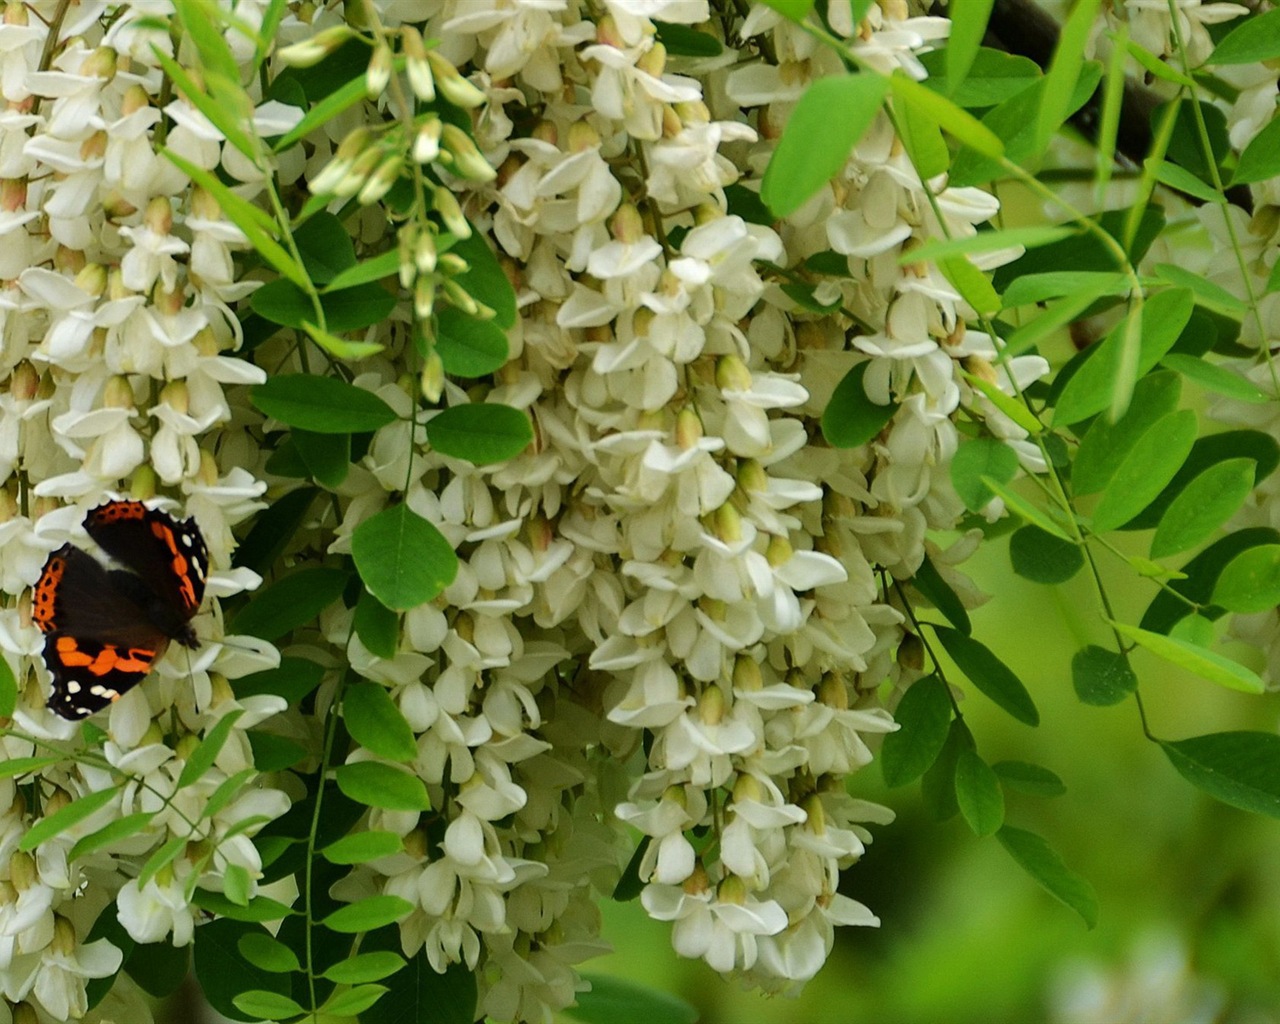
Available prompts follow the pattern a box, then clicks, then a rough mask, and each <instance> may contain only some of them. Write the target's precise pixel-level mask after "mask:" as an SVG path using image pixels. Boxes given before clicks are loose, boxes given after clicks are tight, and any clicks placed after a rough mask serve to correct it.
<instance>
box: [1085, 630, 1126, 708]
mask: <svg viewBox="0 0 1280 1024" xmlns="http://www.w3.org/2000/svg"><path fill="white" fill-rule="evenodd" d="M1071 684H1072V686H1074V687H1075V691H1076V696H1077V697H1079V698H1080V701H1081V703H1083V704H1093V705H1095V706H1097V707H1106V706H1107V705H1110V704H1118V703H1120V701H1122V700H1124V699H1125V698H1126V697H1127V696H1129V694H1131V693H1133V691H1134V690H1136V689H1137V687H1138V677H1137V676H1135V675H1134V674H1133V669H1132V668H1130V667H1129V659H1128V658H1126V657H1125V656H1124V655H1123V654H1121V653H1119V652H1116V651H1109V650H1107V649H1106V648H1105V647H1099V646H1097V645H1096V644H1089V645H1088V646H1087V647H1082V648H1081V649H1080V650H1078V651H1077V652H1076V654H1075V657H1073V658H1072V659H1071Z"/></svg>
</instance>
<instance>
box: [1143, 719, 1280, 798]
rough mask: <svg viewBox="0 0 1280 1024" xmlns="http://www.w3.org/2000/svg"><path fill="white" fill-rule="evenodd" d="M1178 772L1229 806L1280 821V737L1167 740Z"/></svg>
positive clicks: (1263, 734) (1164, 745)
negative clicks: (1279, 819)
mask: <svg viewBox="0 0 1280 1024" xmlns="http://www.w3.org/2000/svg"><path fill="white" fill-rule="evenodd" d="M1160 747H1161V749H1163V750H1164V753H1165V756H1166V757H1167V758H1168V759H1169V761H1170V763H1171V764H1172V765H1173V766H1174V768H1176V769H1177V770H1178V773H1179V774H1180V775H1181V776H1182V777H1183V778H1184V779H1186V780H1187V781H1188V782H1190V783H1191V784H1192V785H1193V786H1196V787H1198V788H1200V789H1202V790H1204V791H1205V792H1206V793H1208V794H1209V795H1210V796H1212V797H1214V798H1215V799H1217V800H1221V801H1222V802H1223V803H1224V804H1230V805H1231V806H1232V807H1239V808H1240V809H1241V810H1245V811H1252V812H1253V813H1254V814H1267V815H1270V816H1271V817H1273V818H1280V736H1277V735H1276V734H1275V733H1272V732H1215V733H1209V734H1208V735H1206V736H1193V737H1192V738H1191V739H1187V740H1177V741H1174V742H1168V741H1161V743H1160Z"/></svg>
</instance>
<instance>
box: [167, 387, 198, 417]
mask: <svg viewBox="0 0 1280 1024" xmlns="http://www.w3.org/2000/svg"><path fill="white" fill-rule="evenodd" d="M160 401H161V402H163V403H164V404H165V405H167V406H168V407H169V408H170V409H172V410H173V411H174V412H176V413H178V414H179V415H181V416H185V415H186V414H187V410H188V409H189V408H190V407H191V397H190V395H189V393H188V391H187V382H186V381H185V380H171V381H169V383H168V384H166V385H165V386H164V387H163V388H162V389H161V390H160Z"/></svg>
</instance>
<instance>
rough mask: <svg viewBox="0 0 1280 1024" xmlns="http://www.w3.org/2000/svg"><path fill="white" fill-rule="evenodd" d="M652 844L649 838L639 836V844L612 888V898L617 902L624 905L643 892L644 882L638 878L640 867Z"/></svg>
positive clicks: (651, 839)
mask: <svg viewBox="0 0 1280 1024" xmlns="http://www.w3.org/2000/svg"><path fill="white" fill-rule="evenodd" d="M652 842H653V838H652V837H651V836H641V837H640V842H638V843H636V848H635V850H634V852H633V853H632V854H631V859H630V860H629V861H627V866H626V867H625V868H623V869H622V874H621V876H619V878H618V884H617V885H615V886H614V887H613V897H612V898H613V899H614V900H616V901H617V902H619V903H626V902H628V901H629V900H633V899H635V898H636V897H637V896H639V895H640V893H641V892H643V891H644V887H645V881H644V879H642V878H641V877H640V866H641V865H642V864H643V863H644V857H645V854H646V853H647V852H648V850H649V846H650V845H651V844H652Z"/></svg>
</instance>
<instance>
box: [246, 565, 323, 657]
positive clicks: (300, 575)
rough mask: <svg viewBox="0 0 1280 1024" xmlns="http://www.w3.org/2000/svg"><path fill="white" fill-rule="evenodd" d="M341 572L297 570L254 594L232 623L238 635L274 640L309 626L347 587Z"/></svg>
mask: <svg viewBox="0 0 1280 1024" xmlns="http://www.w3.org/2000/svg"><path fill="white" fill-rule="evenodd" d="M347 578H348V573H347V572H345V571H344V570H342V569H325V568H320V567H316V568H311V569H299V570H297V571H296V572H292V573H290V574H289V575H287V576H282V577H281V578H280V579H278V580H276V581H275V582H274V583H270V584H268V585H267V586H265V587H264V588H263V589H262V590H260V591H258V593H256V594H254V595H253V597H251V598H250V599H249V603H248V604H246V605H245V606H244V607H243V608H241V609H240V611H239V612H238V613H237V614H236V617H235V618H234V619H232V620H231V628H232V629H233V630H235V632H237V633H246V634H248V635H249V636H256V637H261V638H262V639H263V640H277V639H279V638H280V637H282V636H284V635H285V634H286V633H288V632H289V631H290V630H293V629H297V628H298V627H299V626H302V625H304V624H305V623H308V622H311V621H312V620H313V619H315V618H316V616H318V615H319V614H320V612H321V611H322V610H323V609H325V608H327V607H328V606H329V605H331V604H332V603H333V602H334V601H336V600H337V599H338V598H339V597H340V596H341V595H342V591H343V589H344V588H345V587H346V585H347Z"/></svg>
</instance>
